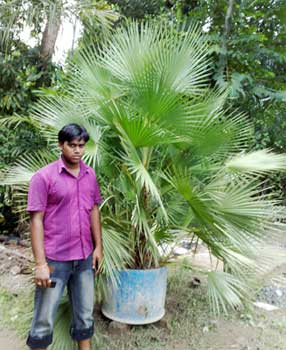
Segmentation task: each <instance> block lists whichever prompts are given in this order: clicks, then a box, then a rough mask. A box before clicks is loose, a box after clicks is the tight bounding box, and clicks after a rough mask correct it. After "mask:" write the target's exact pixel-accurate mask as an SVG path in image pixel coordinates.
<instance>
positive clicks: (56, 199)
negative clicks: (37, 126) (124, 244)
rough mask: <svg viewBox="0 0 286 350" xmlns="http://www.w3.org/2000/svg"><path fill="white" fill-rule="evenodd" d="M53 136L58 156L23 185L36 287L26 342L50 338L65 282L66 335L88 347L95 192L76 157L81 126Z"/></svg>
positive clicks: (96, 260)
mask: <svg viewBox="0 0 286 350" xmlns="http://www.w3.org/2000/svg"><path fill="white" fill-rule="evenodd" d="M58 140H59V147H60V149H61V156H60V158H59V160H57V161H55V162H53V163H50V164H48V165H47V166H45V167H44V168H42V169H40V170H39V171H37V172H36V174H35V175H34V176H33V177H32V179H31V182H30V187H29V195H28V211H29V212H30V217H31V221H30V229H31V241H32V249H33V254H34V258H35V283H36V290H35V303H34V317H33V322H32V326H31V330H30V332H29V336H28V339H27V345H28V346H29V347H30V348H31V349H45V348H47V347H48V346H49V344H51V343H52V336H53V323H54V319H55V314H56V310H57V307H58V305H59V301H60V299H61V296H62V295H63V292H64V289H65V287H67V289H68V295H69V301H70V305H71V308H72V315H73V317H72V324H71V330H70V334H71V336H72V338H73V339H74V340H75V341H77V342H78V346H79V349H80V350H90V349H91V337H92V335H93V331H94V325H93V305H94V270H95V269H96V270H97V272H98V269H99V266H100V263H101V260H102V244H101V224H100V214H99V209H98V204H99V203H100V202H101V195H100V190H99V186H98V184H97V180H96V175H95V172H94V170H93V169H92V168H90V167H88V166H87V165H85V164H84V163H83V161H82V160H81V158H82V156H83V155H84V150H85V144H86V142H87V141H88V140H89V135H88V133H87V131H86V130H85V128H83V127H81V126H79V125H77V124H69V125H66V126H64V127H63V128H62V129H61V130H60V132H59V134H58Z"/></svg>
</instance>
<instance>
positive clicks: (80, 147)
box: [59, 139, 85, 164]
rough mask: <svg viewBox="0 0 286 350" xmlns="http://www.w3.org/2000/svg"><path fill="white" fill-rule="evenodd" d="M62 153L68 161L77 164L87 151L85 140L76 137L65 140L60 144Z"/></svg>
mask: <svg viewBox="0 0 286 350" xmlns="http://www.w3.org/2000/svg"><path fill="white" fill-rule="evenodd" d="M59 147H60V149H61V150H62V155H63V157H64V158H65V160H66V161H67V162H68V163H71V164H77V163H79V162H80V160H81V158H82V156H83V155H84V151H85V142H84V140H78V139H74V140H72V141H70V142H68V141H65V142H64V143H60V144H59Z"/></svg>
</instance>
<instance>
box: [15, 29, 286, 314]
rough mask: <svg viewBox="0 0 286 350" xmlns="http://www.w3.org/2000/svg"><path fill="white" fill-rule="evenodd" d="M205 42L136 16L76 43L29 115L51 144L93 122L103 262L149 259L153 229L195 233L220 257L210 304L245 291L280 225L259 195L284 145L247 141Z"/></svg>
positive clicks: (155, 259)
mask: <svg viewBox="0 0 286 350" xmlns="http://www.w3.org/2000/svg"><path fill="white" fill-rule="evenodd" d="M209 52H210V51H209V46H208V43H207V42H206V40H205V39H204V37H202V36H201V34H200V31H199V30H198V28H196V27H191V28H181V29H179V28H170V27H168V26H167V25H158V24H157V25H156V24H153V23H148V24H141V25H138V24H137V23H132V24H131V25H129V26H128V27H127V28H124V29H119V30H118V31H117V32H116V33H114V35H113V36H112V38H110V39H108V40H107V41H106V42H103V43H102V44H101V45H100V47H98V48H92V47H88V48H85V49H83V50H82V51H81V52H79V53H78V54H77V56H76V58H75V59H74V61H73V62H72V63H71V64H70V67H71V68H70V69H71V72H72V74H70V78H69V80H68V82H67V85H66V89H65V91H64V94H62V95H61V96H47V97H44V98H42V100H41V102H40V103H39V104H38V105H36V106H35V110H34V114H33V118H34V120H35V121H36V123H39V124H40V125H41V128H42V132H43V133H44V134H45V135H46V136H47V138H48V140H49V141H50V147H51V148H52V149H55V139H54V138H53V137H52V135H55V134H56V131H57V130H59V129H60V128H61V127H62V126H63V125H64V124H67V123H70V122H77V123H80V124H82V125H84V126H85V127H86V128H87V130H88V131H89V132H90V136H91V141H90V142H89V143H88V144H87V152H86V156H85V157H86V158H85V160H86V161H87V162H88V163H89V164H90V165H92V166H95V167H96V169H97V173H98V175H99V178H100V183H101V188H102V191H103V196H104V198H105V203H104V205H103V207H102V211H103V217H104V226H105V231H104V232H105V233H104V234H105V236H106V237H107V238H106V244H105V249H106V254H105V260H106V262H105V263H106V268H105V270H106V271H107V272H108V273H112V269H113V267H120V266H122V265H121V264H120V259H122V262H123V263H124V262H127V264H128V266H130V267H135V268H139V267H140V268H149V267H156V266H158V265H159V263H160V255H159V250H158V245H160V237H167V236H168V237H170V233H171V232H191V233H194V234H195V235H197V236H198V237H199V238H200V239H201V240H202V241H203V242H204V243H205V244H206V245H207V246H208V248H209V250H210V251H211V253H212V255H214V256H216V257H217V258H218V259H219V260H221V261H223V263H224V265H225V271H224V272H221V271H220V272H216V271H211V272H210V273H208V279H209V296H210V301H211V302H212V305H213V306H214V310H216V311H218V310H219V309H220V308H222V309H223V310H225V311H226V310H227V305H230V306H231V307H236V306H237V305H239V304H240V303H241V300H242V298H245V297H246V295H247V293H248V292H249V281H250V280H251V279H252V277H253V276H254V275H255V273H256V259H257V255H258V253H257V252H258V248H257V247H258V246H259V245H260V244H261V243H262V242H263V238H264V236H265V232H267V231H268V230H269V228H271V229H273V231H275V232H277V233H280V232H282V230H283V229H284V225H283V224H282V223H281V221H282V219H283V218H285V210H284V209H281V208H280V207H279V206H277V203H276V202H275V201H269V200H267V196H261V195H260V186H261V182H262V180H261V179H260V178H259V175H263V174H266V173H268V172H269V171H273V170H282V169H285V168H286V164H285V162H286V157H285V156H284V155H274V154H273V153H271V152H270V151H257V152H253V153H248V154H247V153H245V152H246V150H247V147H248V139H249V137H250V136H251V134H252V128H251V125H250V123H249V122H248V120H247V117H246V116H244V115H241V114H240V113H234V112H231V113H230V112H229V111H225V110H224V109H223V106H224V103H225V100H226V98H227V91H226V90H224V91H222V90H219V89H212V88H210V77H209V74H210V66H211V64H210V59H209ZM242 152H244V153H242ZM30 165H31V166H32V162H31V164H30ZM26 166H27V167H26V169H27V170H28V169H29V164H28V163H26ZM18 174H19V177H18V180H20V178H21V177H20V175H21V176H23V174H22V172H18ZM116 232H118V238H116V236H115V233H116ZM158 232H159V233H160V234H157V233H158ZM124 235H125V241H124V240H122V236H124ZM112 242H113V243H114V244H113V243H112ZM118 245H120V247H121V248H120V249H118ZM126 252H129V253H126ZM130 254H131V255H132V256H130ZM107 260H108V261H107Z"/></svg>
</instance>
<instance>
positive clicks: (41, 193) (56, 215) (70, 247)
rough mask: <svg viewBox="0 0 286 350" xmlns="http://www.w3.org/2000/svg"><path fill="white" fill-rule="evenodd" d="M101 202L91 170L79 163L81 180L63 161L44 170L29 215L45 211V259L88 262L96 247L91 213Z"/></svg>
mask: <svg viewBox="0 0 286 350" xmlns="http://www.w3.org/2000/svg"><path fill="white" fill-rule="evenodd" d="M100 202H101V195H100V190H99V186H98V183H97V180H96V175H95V172H94V170H93V169H92V168H90V167H89V166H87V165H85V164H84V163H83V162H82V161H81V162H80V173H79V176H78V177H75V176H73V175H72V174H70V173H69V172H68V171H67V168H66V166H65V164H64V162H63V160H62V159H61V158H60V159H59V160H57V161H55V162H53V163H50V164H48V165H47V166H45V167H43V168H41V169H40V170H38V171H37V172H36V174H35V175H34V176H33V177H32V179H31V182H30V187H29V194H28V208H27V210H28V211H44V212H45V214H44V221H43V223H44V248H45V253H46V257H47V258H49V259H53V260H59V261H68V260H78V259H85V258H87V257H88V256H89V254H90V253H91V252H92V250H93V248H94V245H93V239H92V233H91V227H90V212H91V209H92V208H93V207H94V205H95V204H99V203H100Z"/></svg>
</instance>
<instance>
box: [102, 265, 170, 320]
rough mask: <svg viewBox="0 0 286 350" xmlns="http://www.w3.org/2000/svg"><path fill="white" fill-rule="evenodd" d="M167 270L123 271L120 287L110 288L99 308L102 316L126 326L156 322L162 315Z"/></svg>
mask: <svg viewBox="0 0 286 350" xmlns="http://www.w3.org/2000/svg"><path fill="white" fill-rule="evenodd" d="M166 288H167V269H166V267H161V268H158V269H150V270H124V271H120V272H119V285H118V287H117V288H114V287H112V285H111V283H109V286H108V289H109V293H108V295H107V296H106V297H105V300H104V302H103V305H102V309H101V311H102V313H103V314H104V315H105V316H106V317H108V318H109V319H111V320H114V321H118V322H121V323H127V324H134V325H136V324H147V323H153V322H156V321H159V320H160V319H161V318H162V317H163V316H164V314H165V299H166Z"/></svg>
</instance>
